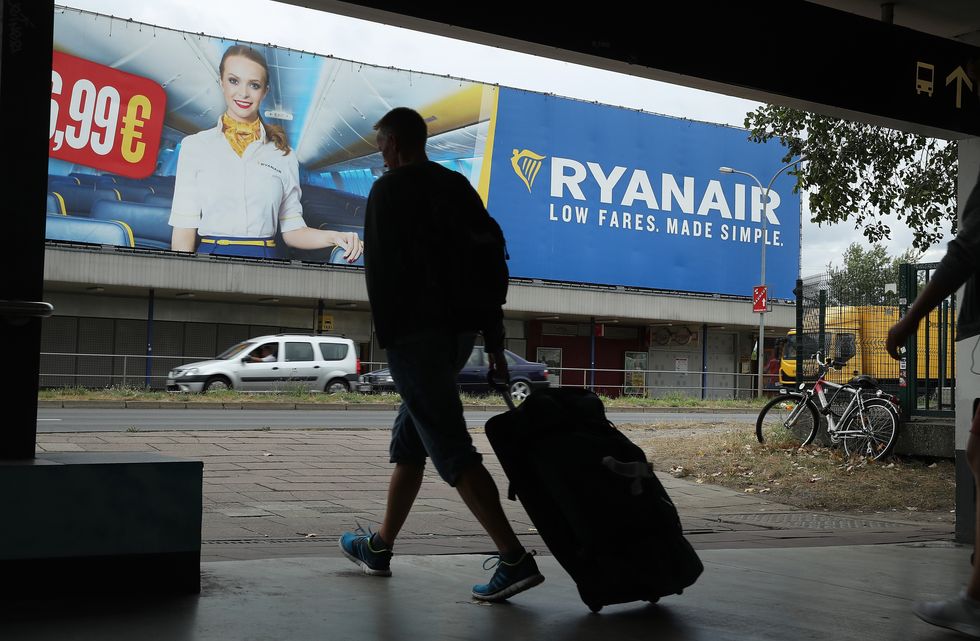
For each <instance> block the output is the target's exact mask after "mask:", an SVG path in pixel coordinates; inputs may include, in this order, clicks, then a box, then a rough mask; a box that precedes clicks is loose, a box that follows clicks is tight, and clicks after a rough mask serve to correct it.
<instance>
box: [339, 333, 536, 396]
mask: <svg viewBox="0 0 980 641" xmlns="http://www.w3.org/2000/svg"><path fill="white" fill-rule="evenodd" d="M504 357H505V358H506V359H507V368H508V369H509V370H510V395H511V397H512V398H513V399H514V401H515V402H520V401H523V400H524V399H525V398H527V396H528V394H530V393H531V392H532V391H533V390H535V389H538V388H541V387H548V386H549V385H551V382H550V381H549V380H548V368H547V366H546V365H545V364H544V363H532V362H530V361H527V360H524V359H523V358H521V357H520V356H518V355H517V354H515V353H514V352H511V351H509V350H504ZM489 367H490V366H489V363H488V362H487V354H486V352H485V351H484V349H483V346H482V345H477V346H476V347H474V348H473V352H472V353H471V354H470V358H469V360H467V361H466V365H464V366H463V369H462V370H460V372H459V375H458V376H457V377H456V382H457V383H458V384H459V388H460V390H461V391H463V392H468V393H471V394H489V393H490V388H489V386H488V385H487V372H488V371H489ZM357 389H358V390H359V391H361V392H368V393H377V392H394V391H395V383H394V381H393V380H392V378H391V372H390V371H388V369H387V368H385V369H379V370H375V371H373V372H368V373H367V374H364V375H363V376H361V378H360V383H359V384H358V386H357Z"/></svg>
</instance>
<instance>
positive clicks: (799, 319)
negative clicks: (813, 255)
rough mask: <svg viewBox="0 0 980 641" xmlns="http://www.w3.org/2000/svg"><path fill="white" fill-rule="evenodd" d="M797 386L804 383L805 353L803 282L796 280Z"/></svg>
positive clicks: (794, 291)
mask: <svg viewBox="0 0 980 641" xmlns="http://www.w3.org/2000/svg"><path fill="white" fill-rule="evenodd" d="M793 293H794V294H796V386H797V387H799V386H800V383H802V382H803V351H802V350H801V349H800V347H801V345H802V343H801V341H802V340H803V301H804V298H803V280H802V279H800V278H797V279H796V289H794V290H793Z"/></svg>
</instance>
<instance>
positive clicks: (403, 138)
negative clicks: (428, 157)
mask: <svg viewBox="0 0 980 641" xmlns="http://www.w3.org/2000/svg"><path fill="white" fill-rule="evenodd" d="M374 128H375V129H376V130H377V131H379V132H381V133H383V134H385V135H389V134H392V135H394V136H395V138H397V139H398V142H399V144H400V145H401V146H402V147H404V148H406V149H419V148H424V147H425V140H426V138H428V137H429V130H428V127H426V125H425V119H424V118H422V116H421V115H420V114H419V112H417V111H415V110H414V109H409V108H408V107H395V108H394V109H392V110H391V111H389V112H388V113H386V114H385V115H384V117H383V118H381V120H379V121H378V122H376V123H374Z"/></svg>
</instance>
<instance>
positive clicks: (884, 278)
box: [827, 243, 921, 305]
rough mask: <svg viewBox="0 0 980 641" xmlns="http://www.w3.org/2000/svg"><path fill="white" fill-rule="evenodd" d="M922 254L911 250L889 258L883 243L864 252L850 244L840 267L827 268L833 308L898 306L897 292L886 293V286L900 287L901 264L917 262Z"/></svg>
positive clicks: (842, 256) (856, 244)
mask: <svg viewBox="0 0 980 641" xmlns="http://www.w3.org/2000/svg"><path fill="white" fill-rule="evenodd" d="M920 256H921V254H920V253H919V252H917V251H916V250H914V249H908V250H906V251H905V252H903V253H901V254H899V255H898V256H894V257H892V256H889V255H888V252H887V251H886V250H885V247H884V246H883V245H880V244H874V245H871V246H870V248H868V249H865V248H864V247H862V246H861V245H860V244H859V243H851V244H850V245H848V247H847V249H845V250H844V253H843V254H842V255H841V258H842V263H841V266H840V267H835V266H834V264H833V263H830V264H829V265H827V274H828V279H829V287H828V290H829V297H830V299H831V300H830V301H829V302H830V303H831V304H833V305H895V304H897V302H898V297H899V294H898V293H897V292H886V291H885V285H886V284H889V283H893V284H895V285H898V271H899V265H901V264H902V263H915V262H917V261H918V260H919V258H920Z"/></svg>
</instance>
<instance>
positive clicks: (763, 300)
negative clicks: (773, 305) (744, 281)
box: [752, 285, 769, 313]
mask: <svg viewBox="0 0 980 641" xmlns="http://www.w3.org/2000/svg"><path fill="white" fill-rule="evenodd" d="M768 305H769V292H768V289H767V288H766V286H765V285H757V286H755V287H753V288H752V311H753V312H759V313H761V312H765V311H768Z"/></svg>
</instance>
